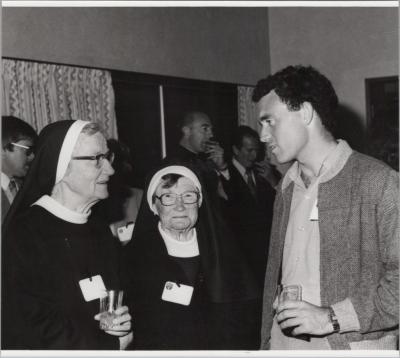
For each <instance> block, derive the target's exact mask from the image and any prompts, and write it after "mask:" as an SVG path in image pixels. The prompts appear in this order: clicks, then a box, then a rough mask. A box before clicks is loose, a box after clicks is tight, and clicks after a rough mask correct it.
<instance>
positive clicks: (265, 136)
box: [260, 124, 271, 143]
mask: <svg viewBox="0 0 400 358" xmlns="http://www.w3.org/2000/svg"><path fill="white" fill-rule="evenodd" d="M270 139H271V133H270V130H269V128H268V125H267V124H263V125H262V127H261V134H260V140H261V142H264V143H268V141H269V140H270Z"/></svg>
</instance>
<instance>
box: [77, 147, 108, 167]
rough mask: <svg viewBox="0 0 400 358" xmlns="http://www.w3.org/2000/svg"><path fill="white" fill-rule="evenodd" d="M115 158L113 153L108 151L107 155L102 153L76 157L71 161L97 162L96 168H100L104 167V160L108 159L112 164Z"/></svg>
mask: <svg viewBox="0 0 400 358" xmlns="http://www.w3.org/2000/svg"><path fill="white" fill-rule="evenodd" d="M113 158H114V155H113V153H112V152H111V151H108V152H107V153H100V154H97V155H82V156H76V157H72V158H71V159H73V160H95V161H96V163H95V165H96V168H100V167H101V166H102V165H103V161H104V159H107V160H108V161H109V162H110V164H111V163H112V161H113Z"/></svg>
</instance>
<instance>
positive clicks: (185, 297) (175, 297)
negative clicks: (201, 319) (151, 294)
mask: <svg viewBox="0 0 400 358" xmlns="http://www.w3.org/2000/svg"><path fill="white" fill-rule="evenodd" d="M192 295H193V287H192V286H187V285H183V284H180V285H179V286H178V285H177V284H176V283H175V282H171V281H167V282H166V283H165V286H164V291H163V293H162V296H161V299H162V300H163V301H168V302H173V303H178V304H180V305H184V306H189V304H190V301H191V299H192Z"/></svg>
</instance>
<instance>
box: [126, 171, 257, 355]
mask: <svg viewBox="0 0 400 358" xmlns="http://www.w3.org/2000/svg"><path fill="white" fill-rule="evenodd" d="M145 193H146V196H147V201H143V202H142V207H141V215H140V217H141V221H140V222H137V224H136V226H135V229H134V235H133V238H132V240H131V242H130V243H129V244H128V245H127V246H126V250H124V254H125V257H124V262H125V268H124V273H125V275H126V283H125V286H126V287H127V290H128V297H129V299H128V306H130V309H131V311H132V315H133V317H134V318H135V320H134V322H135V340H134V348H135V349H147V350H169V349H171V350H208V349H228V347H235V342H232V340H231V341H230V342H229V339H228V341H227V337H228V336H229V334H230V332H232V330H240V324H241V323H242V322H243V321H242V322H241V318H243V312H244V311H243V310H242V311H241V308H242V307H243V306H242V305H241V304H240V303H242V302H243V301H242V300H246V299H249V298H250V297H251V295H252V293H251V292H249V289H248V285H247V282H246V277H243V274H242V273H241V272H240V262H239V261H235V255H234V252H233V251H229V244H228V245H227V246H228V247H226V246H225V245H221V242H220V240H218V237H217V236H218V233H217V231H216V229H215V228H214V227H213V226H212V221H211V220H210V217H211V213H210V211H209V208H208V204H207V199H206V198H205V196H204V191H203V190H202V186H201V184H200V182H199V180H198V178H197V176H196V175H195V174H194V172H193V171H192V170H190V169H189V168H188V167H185V166H181V165H172V166H167V167H164V168H162V169H160V170H158V171H157V172H156V173H155V174H154V175H153V176H152V178H151V180H150V182H149V184H148V186H147V190H146V191H145ZM235 301H240V302H239V305H238V304H237V303H235ZM240 311H241V312H240ZM243 323H244V322H243ZM230 337H233V336H230ZM230 344H231V345H230Z"/></svg>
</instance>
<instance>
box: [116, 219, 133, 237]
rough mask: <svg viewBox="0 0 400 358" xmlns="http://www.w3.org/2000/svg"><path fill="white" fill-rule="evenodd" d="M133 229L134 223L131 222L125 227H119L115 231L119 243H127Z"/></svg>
mask: <svg viewBox="0 0 400 358" xmlns="http://www.w3.org/2000/svg"><path fill="white" fill-rule="evenodd" d="M134 227H135V223H133V222H131V223H129V224H127V225H126V226H120V227H119V228H118V229H117V235H118V239H119V241H121V242H126V241H129V240H130V239H131V238H132V233H133V228H134Z"/></svg>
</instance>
